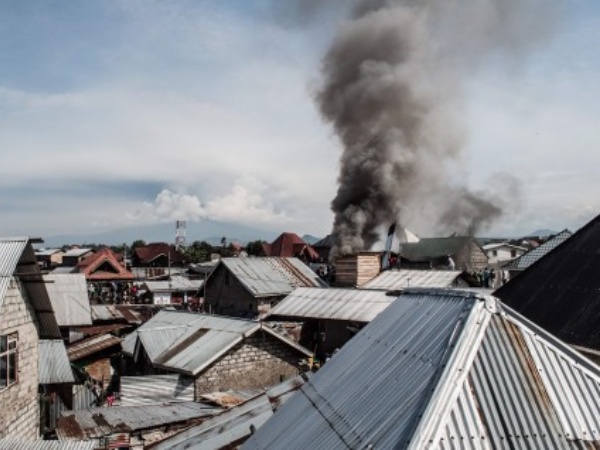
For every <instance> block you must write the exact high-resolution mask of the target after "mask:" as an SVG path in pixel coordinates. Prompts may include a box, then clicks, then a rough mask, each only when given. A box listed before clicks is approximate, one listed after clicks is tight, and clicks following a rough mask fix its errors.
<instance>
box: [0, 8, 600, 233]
mask: <svg viewBox="0 0 600 450" xmlns="http://www.w3.org/2000/svg"><path fill="white" fill-rule="evenodd" d="M599 13H600V5H599V4H598V2H595V1H594V0H571V1H569V2H566V4H565V7H564V14H563V17H562V18H561V20H560V21H559V23H558V24H557V27H556V28H557V29H556V31H555V32H554V33H553V36H552V38H551V39H549V40H548V42H544V43H543V44H540V45H538V46H536V47H535V48H534V49H533V51H532V52H530V54H529V55H528V56H527V58H524V59H523V60H520V61H519V62H518V63H515V64H509V65H508V67H506V64H501V63H498V62H495V63H494V62H492V63H490V64H488V65H487V66H485V67H483V68H482V69H481V70H480V71H478V72H477V73H475V74H472V76H470V77H469V79H468V80H467V82H466V84H465V99H464V102H465V108H464V111H460V114H461V116H462V117H461V120H462V121H463V124H464V128H465V131H466V135H467V144H466V148H465V151H464V157H463V160H462V162H461V165H460V167H461V169H460V170H462V171H464V178H465V179H466V180H468V181H469V183H470V185H472V186H473V187H474V188H481V189H484V188H485V187H486V184H487V183H488V180H489V179H490V177H491V176H493V175H494V174H495V173H498V172H505V173H510V174H512V175H514V176H516V177H518V179H519V180H520V183H521V186H522V189H521V191H522V195H521V196H520V197H519V198H518V199H517V198H515V200H514V203H515V205H517V204H518V205H519V206H520V208H519V209H518V210H516V211H514V212H512V213H511V214H509V215H507V216H506V217H505V218H503V219H502V220H500V221H498V223H496V224H495V225H494V227H493V228H492V229H491V230H489V231H488V232H487V233H486V234H521V233H527V232H529V231H532V230H534V229H536V228H553V229H556V230H560V229H563V228H566V227H569V228H571V229H576V228H578V227H579V226H581V225H583V224H584V223H585V222H586V221H588V220H590V219H591V218H593V217H595V216H596V215H597V214H598V213H600V199H599V197H598V194H597V193H598V192H600V152H599V151H598V150H597V147H598V144H599V143H600V134H599V132H598V129H597V124H598V123H599V120H598V119H599V118H600V117H599V116H600V109H599V108H598V105H599V104H600V90H599V84H598V78H597V74H598V71H599V69H600V54H599V51H598V50H597V42H599V41H600V14H599ZM292 14H293V12H292V11H291V9H288V10H286V11H283V8H281V7H275V6H273V3H271V2H269V1H267V0H263V1H256V2H247V1H241V0H239V1H220V2H215V1H179V0H173V1H168V2H167V1H153V0H144V1H141V0H138V1H136V0H122V1H119V0H90V1H85V2H71V1H66V0H63V1H50V0H45V1H42V0H39V1H32V0H30V1H27V2H13V1H8V0H5V1H1V0H0V148H2V157H3V163H2V164H1V165H0V193H1V196H0V214H1V216H2V221H0V235H36V236H42V237H43V236H51V235H54V234H64V233H77V232H78V231H83V230H86V231H89V230H95V231H103V230H109V229H111V228H118V227H122V226H135V225H142V224H148V223H156V222H164V221H174V220H176V219H177V218H185V219H188V220H202V218H203V217H210V218H212V219H215V220H220V221H232V222H239V223H243V224H248V225H253V226H257V227H262V228H265V229H276V230H282V231H283V230H288V231H295V232H297V233H299V234H304V233H310V234H313V235H325V234H326V233H328V232H329V231H330V229H331V223H332V214H331V212H330V210H329V203H330V201H331V199H332V198H333V197H334V195H335V190H336V178H337V172H338V158H339V155H340V151H341V150H340V148H339V144H338V142H337V140H336V138H335V137H334V135H333V133H332V131H331V129H330V128H329V126H328V125H326V124H324V123H322V121H321V119H320V117H319V114H318V112H317V108H316V107H315V105H314V104H313V101H312V99H311V93H312V92H314V89H315V86H316V85H317V83H318V79H319V63H320V58H321V56H322V55H323V54H324V52H325V51H326V48H327V44H328V42H329V39H330V38H331V36H332V35H333V33H334V32H335V27H336V26H337V25H338V24H339V22H340V21H341V19H342V17H337V16H336V15H335V14H333V13H332V12H331V11H330V12H328V13H327V14H325V15H321V16H317V17H316V18H313V20H312V21H308V22H303V23H302V24H300V23H298V22H296V21H295V20H293V17H292ZM409 226H410V227H411V228H412V229H413V231H414V232H416V233H417V234H421V235H427V234H429V232H430V230H428V229H427V227H426V224H419V223H414V224H409Z"/></svg>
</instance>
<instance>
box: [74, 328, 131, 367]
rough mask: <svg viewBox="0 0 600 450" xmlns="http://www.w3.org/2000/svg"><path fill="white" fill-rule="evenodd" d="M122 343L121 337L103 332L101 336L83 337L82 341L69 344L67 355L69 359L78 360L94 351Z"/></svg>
mask: <svg viewBox="0 0 600 450" xmlns="http://www.w3.org/2000/svg"><path fill="white" fill-rule="evenodd" d="M120 343H121V338H118V337H116V336H113V335H112V334H101V335H99V336H93V337H90V338H87V339H82V340H81V341H77V342H75V343H73V344H71V345H69V347H68V348H67V355H69V361H77V360H78V359H81V358H85V357H86V356H89V355H93V354H94V353H97V352H99V351H101V350H104V349H107V348H109V347H112V346H113V345H119V344H120Z"/></svg>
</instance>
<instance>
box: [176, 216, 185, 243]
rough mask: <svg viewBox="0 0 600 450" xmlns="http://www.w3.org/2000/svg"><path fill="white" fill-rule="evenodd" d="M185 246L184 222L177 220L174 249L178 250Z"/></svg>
mask: <svg viewBox="0 0 600 450" xmlns="http://www.w3.org/2000/svg"><path fill="white" fill-rule="evenodd" d="M185 245H186V244H185V220H178V221H176V222H175V248H176V249H177V250H179V249H181V248H184V247H185Z"/></svg>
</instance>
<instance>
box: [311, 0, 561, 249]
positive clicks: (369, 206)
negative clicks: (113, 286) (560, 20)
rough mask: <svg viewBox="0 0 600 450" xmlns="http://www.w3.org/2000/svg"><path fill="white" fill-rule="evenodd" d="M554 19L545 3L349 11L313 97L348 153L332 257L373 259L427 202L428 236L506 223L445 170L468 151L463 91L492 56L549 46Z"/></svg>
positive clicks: (499, 1)
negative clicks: (365, 254) (362, 254)
mask: <svg viewBox="0 0 600 450" xmlns="http://www.w3.org/2000/svg"><path fill="white" fill-rule="evenodd" d="M313 4H314V3H313ZM550 12H551V10H550V9H549V1H541V0H510V1H504V0H478V1H464V0H404V1H402V0H396V1H394V0H388V1H384V0H365V1H360V2H355V5H354V9H353V13H352V16H351V18H350V19H348V20H347V21H346V22H345V23H344V24H343V25H342V26H341V27H340V29H339V31H338V33H337V35H336V37H335V39H334V41H333V43H332V44H331V47H330V48H329V50H328V52H327V54H326V55H325V57H324V59H323V67H322V74H323V81H322V85H321V88H320V90H319V91H318V93H317V101H318V104H319V108H320V111H321V113H322V115H323V117H324V118H325V120H326V121H328V122H330V123H331V124H332V125H333V127H334V129H335V132H336V134H337V135H338V137H339V139H340V140H341V143H342V145H343V148H344V151H343V154H342V156H341V161H340V165H341V171H340V175H339V178H338V184H339V187H338V191H337V195H336V197H335V199H334V200H333V201H332V204H331V206H332V210H333V212H334V225H333V236H334V242H335V244H334V249H333V252H332V253H333V255H334V256H335V255H336V254H347V253H352V252H355V251H360V250H365V249H369V248H370V247H371V246H372V245H373V244H374V243H375V242H376V241H377V240H378V239H379V236H380V230H381V228H382V226H383V227H385V226H387V225H389V224H390V223H391V222H393V221H394V220H398V223H400V224H406V221H407V220H406V219H407V217H411V216H412V217H414V216H415V215H418V214H419V213H420V211H419V209H421V210H423V212H424V211H425V210H426V209H427V208H431V207H432V206H431V205H434V204H435V205H438V208H437V209H436V211H435V212H434V213H433V215H434V219H433V220H434V221H435V227H436V228H438V229H447V230H451V231H454V232H459V233H475V232H477V231H478V230H479V229H480V228H481V227H485V226H488V225H489V224H491V222H492V221H493V220H495V219H497V218H498V217H500V216H501V215H502V211H503V206H504V205H503V202H501V201H496V199H493V198H490V197H489V196H488V195H483V196H482V195H480V194H479V193H477V192H472V191H470V190H469V189H468V188H467V187H465V186H461V185H459V187H458V188H457V187H456V180H455V178H456V177H455V176H453V175H452V174H453V173H455V172H456V171H453V170H450V169H451V166H452V164H455V165H456V164H457V161H459V159H460V157H461V149H462V147H463V146H464V141H465V133H464V129H463V127H462V126H461V117H462V115H463V113H462V108H461V107H462V105H461V97H462V89H463V87H464V83H465V81H466V80H468V78H469V77H470V76H471V74H472V73H473V71H475V70H476V69H477V68H478V67H479V66H480V65H481V63H482V62H483V61H484V60H486V59H487V58H489V57H492V56H493V57H498V59H499V60H500V59H506V57H508V59H512V58H513V57H514V56H520V55H521V54H524V53H526V51H527V50H528V48H530V47H531V46H532V45H533V44H535V43H538V42H540V41H541V40H542V39H543V38H544V37H546V36H547V34H548V33H547V32H548V30H549V29H550V27H548V24H551V22H552V21H551V20H550V19H551V16H552V15H551V14H549V13H550ZM452 186H453V187H452ZM440 205H442V206H441V207H439V206H440ZM430 214H431V213H430Z"/></svg>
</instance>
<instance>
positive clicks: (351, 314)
mask: <svg viewBox="0 0 600 450" xmlns="http://www.w3.org/2000/svg"><path fill="white" fill-rule="evenodd" d="M395 299H396V297H391V296H387V295H386V294H385V291H372V290H367V289H364V290H362V289H333V288H331V289H329V288H327V289H323V288H304V287H302V288H297V289H295V290H294V291H293V292H292V293H291V294H290V295H288V296H287V297H286V298H284V299H283V300H282V301H281V302H279V303H278V304H277V305H275V306H274V307H273V308H272V309H271V311H270V312H269V314H268V315H267V317H273V316H277V317H290V318H292V317H296V318H313V319H335V320H350V321H356V322H370V321H371V320H373V319H374V318H375V317H376V316H377V315H378V314H379V313H380V312H381V311H383V310H384V309H386V308H387V307H388V306H389V305H390V303H392V302H393V301H394V300H395Z"/></svg>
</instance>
